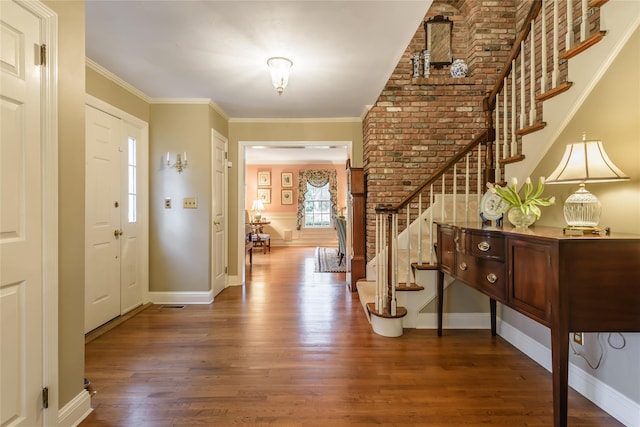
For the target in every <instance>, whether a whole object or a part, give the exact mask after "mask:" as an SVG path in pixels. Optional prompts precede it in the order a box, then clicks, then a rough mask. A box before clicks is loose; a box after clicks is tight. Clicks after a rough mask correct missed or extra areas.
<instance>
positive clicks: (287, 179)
mask: <svg viewBox="0 0 640 427" xmlns="http://www.w3.org/2000/svg"><path fill="white" fill-rule="evenodd" d="M281 179H282V182H281V185H282V187H283V188H286V187H293V172H282V175H281Z"/></svg>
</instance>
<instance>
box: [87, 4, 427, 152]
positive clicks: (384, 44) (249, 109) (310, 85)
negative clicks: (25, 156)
mask: <svg viewBox="0 0 640 427" xmlns="http://www.w3.org/2000/svg"><path fill="white" fill-rule="evenodd" d="M431 2H432V0H408V1H406V0H380V1H367V0H361V1H359V0H356V1H343V0H333V1H312V0H297V1H241V0H236V1H213V0H209V1H185V0H181V1H180V0H173V1H154V0H147V1H113V0H87V2H86V55H87V57H88V58H89V59H90V60H91V61H93V62H95V63H96V64H98V65H99V66H100V67H103V68H105V69H106V70H108V71H109V72H110V73H112V74H114V75H115V76H117V77H118V78H120V79H122V80H124V81H125V82H127V83H128V84H130V85H132V86H134V87H135V88H137V89H138V90H139V91H141V92H143V93H144V94H145V95H146V96H147V97H148V98H150V99H151V100H166V99H181V100H185V99H210V100H212V101H213V102H214V103H215V104H216V105H217V106H218V107H220V109H221V110H222V111H223V112H224V114H226V115H227V117H228V118H229V119H230V120H234V119H238V120H242V119H322V118H359V117H361V116H362V114H363V112H364V111H365V110H366V107H367V106H368V105H372V104H374V103H375V101H376V99H377V97H378V96H379V94H380V92H381V91H382V89H383V87H384V85H385V83H386V82H387V80H388V79H389V77H390V75H391V73H392V71H393V70H394V68H395V67H396V65H397V64H398V61H399V60H400V58H401V56H402V54H403V52H404V50H405V49H406V47H407V46H408V44H409V42H410V41H411V38H412V37H413V35H414V34H415V32H416V30H417V29H418V28H419V27H420V25H421V22H422V20H423V18H424V16H425V14H426V12H427V10H428V8H429V6H430V5H431ZM272 56H284V57H287V58H289V59H291V60H292V61H293V67H292V68H291V75H290V78H289V85H288V86H287V88H286V89H285V90H284V93H283V94H282V95H281V96H278V94H277V92H276V90H275V89H274V88H273V86H272V85H271V79H270V76H269V71H268V68H267V65H266V61H267V59H268V58H270V57H272ZM311 151H313V150H311ZM297 152H304V150H297Z"/></svg>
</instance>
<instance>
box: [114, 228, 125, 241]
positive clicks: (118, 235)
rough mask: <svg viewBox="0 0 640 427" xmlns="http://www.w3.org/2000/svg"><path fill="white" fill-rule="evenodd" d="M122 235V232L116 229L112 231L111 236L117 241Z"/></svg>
mask: <svg viewBox="0 0 640 427" xmlns="http://www.w3.org/2000/svg"><path fill="white" fill-rule="evenodd" d="M122 234H123V233H122V230H119V229H117V228H116V229H115V230H113V235H114V236H115V238H116V239H118V238H119V237H120V236H122Z"/></svg>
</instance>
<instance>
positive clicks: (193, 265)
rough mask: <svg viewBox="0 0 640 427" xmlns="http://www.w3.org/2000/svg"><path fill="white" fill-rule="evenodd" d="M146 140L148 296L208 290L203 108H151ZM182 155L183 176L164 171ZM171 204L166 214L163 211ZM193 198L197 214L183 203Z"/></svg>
mask: <svg viewBox="0 0 640 427" xmlns="http://www.w3.org/2000/svg"><path fill="white" fill-rule="evenodd" d="M150 111H151V114H150V122H151V124H150V132H149V133H150V134H149V174H150V179H149V182H150V189H149V290H150V291H152V292H167V291H174V292H180V291H207V290H209V287H210V286H209V260H210V256H209V247H210V246H209V240H210V239H209V233H210V227H209V219H210V215H211V182H210V180H211V172H210V171H211V148H210V146H211V143H210V140H211V137H210V135H211V129H210V128H209V106H208V105H207V104H199V105H198V104H183V105H176V104H152V105H151V109H150ZM167 151H168V152H170V155H171V161H172V162H173V161H175V155H176V153H184V152H185V151H186V152H187V155H188V161H189V165H188V167H187V168H186V169H185V170H184V172H183V173H178V171H177V170H176V169H175V168H169V167H167V166H166V165H165V163H164V162H165V160H166V153H167ZM167 197H169V198H171V201H172V208H171V209H165V208H164V199H165V198H167ZM185 197H196V198H197V199H198V208H197V209H184V208H183V207H182V205H183V199H184V198H185Z"/></svg>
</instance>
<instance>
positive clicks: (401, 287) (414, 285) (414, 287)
mask: <svg viewBox="0 0 640 427" xmlns="http://www.w3.org/2000/svg"><path fill="white" fill-rule="evenodd" d="M422 290H424V286H420V285H418V284H417V283H409V286H407V284H406V283H398V286H396V291H422Z"/></svg>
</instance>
